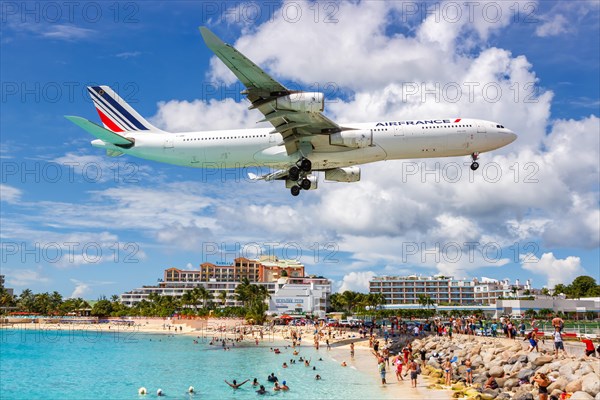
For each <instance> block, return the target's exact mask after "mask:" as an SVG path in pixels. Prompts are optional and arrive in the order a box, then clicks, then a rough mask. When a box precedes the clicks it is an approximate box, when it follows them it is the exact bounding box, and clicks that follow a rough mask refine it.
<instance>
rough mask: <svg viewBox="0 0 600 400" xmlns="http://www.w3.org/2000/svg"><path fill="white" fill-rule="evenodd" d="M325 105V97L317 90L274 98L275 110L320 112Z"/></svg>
mask: <svg viewBox="0 0 600 400" xmlns="http://www.w3.org/2000/svg"><path fill="white" fill-rule="evenodd" d="M324 107H325V97H324V95H323V93H319V92H298V93H292V94H288V95H287V96H281V97H278V98H277V99H275V108H276V109H277V110H290V111H299V112H314V113H316V112H321V111H323V109H324Z"/></svg>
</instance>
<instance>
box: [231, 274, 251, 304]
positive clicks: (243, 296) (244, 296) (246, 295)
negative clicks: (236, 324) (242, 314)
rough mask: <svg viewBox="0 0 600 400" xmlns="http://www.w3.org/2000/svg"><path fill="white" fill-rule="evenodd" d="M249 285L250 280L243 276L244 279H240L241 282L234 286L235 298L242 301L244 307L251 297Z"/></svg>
mask: <svg viewBox="0 0 600 400" xmlns="http://www.w3.org/2000/svg"><path fill="white" fill-rule="evenodd" d="M251 286H252V285H251V284H250V281H249V280H248V278H244V279H242V282H241V283H240V284H239V285H237V287H236V288H235V297H236V300H237V301H240V302H242V305H243V306H244V307H245V306H246V304H247V303H248V302H249V301H250V299H251V292H250V287H251Z"/></svg>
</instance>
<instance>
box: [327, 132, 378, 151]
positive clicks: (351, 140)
mask: <svg viewBox="0 0 600 400" xmlns="http://www.w3.org/2000/svg"><path fill="white" fill-rule="evenodd" d="M329 144H331V145H335V146H346V147H355V148H362V147H367V146H371V145H373V133H372V132H371V131H370V130H349V131H341V132H336V133H332V134H331V135H329Z"/></svg>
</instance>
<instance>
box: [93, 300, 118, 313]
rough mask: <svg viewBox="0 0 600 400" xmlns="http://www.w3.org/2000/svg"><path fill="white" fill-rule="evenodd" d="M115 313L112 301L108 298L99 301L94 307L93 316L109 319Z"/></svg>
mask: <svg viewBox="0 0 600 400" xmlns="http://www.w3.org/2000/svg"><path fill="white" fill-rule="evenodd" d="M112 312H113V306H112V303H111V302H110V300H107V299H106V298H104V299H101V300H98V301H97V302H96V304H94V306H93V307H92V315H93V316H96V317H108V316H110V315H111V313H112Z"/></svg>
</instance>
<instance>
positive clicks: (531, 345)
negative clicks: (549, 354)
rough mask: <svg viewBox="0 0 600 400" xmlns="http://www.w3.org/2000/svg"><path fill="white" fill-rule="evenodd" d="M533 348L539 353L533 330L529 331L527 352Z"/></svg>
mask: <svg viewBox="0 0 600 400" xmlns="http://www.w3.org/2000/svg"><path fill="white" fill-rule="evenodd" d="M534 349H535V351H537V352H538V353H539V351H540V350H539V349H538V341H537V335H536V333H535V332H532V333H531V337H530V338H529V351H528V352H529V353H531V352H532V351H533V350H534Z"/></svg>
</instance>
